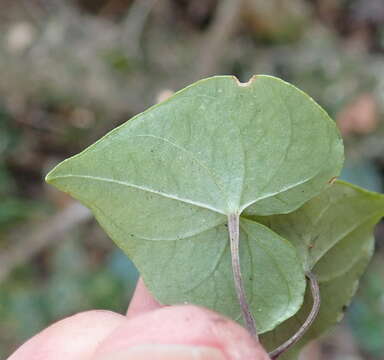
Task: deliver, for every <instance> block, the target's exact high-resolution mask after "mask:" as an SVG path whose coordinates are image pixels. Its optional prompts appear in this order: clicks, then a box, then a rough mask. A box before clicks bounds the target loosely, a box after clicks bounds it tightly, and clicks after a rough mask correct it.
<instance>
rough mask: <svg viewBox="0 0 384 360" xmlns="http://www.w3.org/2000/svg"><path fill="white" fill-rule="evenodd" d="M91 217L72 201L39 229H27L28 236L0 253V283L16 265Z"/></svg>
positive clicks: (26, 260)
mask: <svg viewBox="0 0 384 360" xmlns="http://www.w3.org/2000/svg"><path fill="white" fill-rule="evenodd" d="M90 218H91V212H90V211H89V210H88V209H87V208H86V207H84V206H83V205H81V204H79V203H77V202H74V203H72V204H71V205H69V206H67V207H66V208H65V209H64V210H62V211H60V212H59V213H57V214H56V215H55V216H53V217H52V218H50V219H48V220H47V221H46V222H45V223H44V224H43V225H42V226H41V227H40V228H39V229H37V230H33V229H28V234H31V235H30V236H29V237H27V236H26V238H25V239H24V240H23V241H18V242H17V243H16V244H15V245H13V246H12V247H11V248H10V249H9V250H3V251H2V254H1V255H0V283H1V282H2V281H4V280H5V279H6V278H7V277H8V276H9V274H10V273H11V272H12V270H13V269H15V268H16V267H17V266H19V265H22V264H25V263H26V262H28V261H29V260H30V258H32V257H33V256H35V255H36V254H38V253H39V252H40V251H42V250H43V249H44V248H45V247H47V246H48V245H51V244H53V243H55V242H57V241H59V240H61V239H62V237H63V236H64V235H65V234H66V233H68V231H70V230H71V229H72V228H74V227H75V226H77V225H78V224H81V223H83V222H85V221H87V220H88V219H90Z"/></svg>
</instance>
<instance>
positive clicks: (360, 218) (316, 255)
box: [258, 181, 384, 360]
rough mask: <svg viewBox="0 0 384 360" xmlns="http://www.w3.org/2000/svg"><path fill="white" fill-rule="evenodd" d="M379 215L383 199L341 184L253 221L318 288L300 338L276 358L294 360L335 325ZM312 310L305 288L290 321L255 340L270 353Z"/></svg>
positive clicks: (365, 257)
mask: <svg viewBox="0 0 384 360" xmlns="http://www.w3.org/2000/svg"><path fill="white" fill-rule="evenodd" d="M383 215H384V196H383V195H380V194H377V193H373V192H369V191H365V190H363V189H361V188H358V187H356V186H353V185H350V184H347V183H345V182H342V181H336V182H335V184H334V185H333V186H332V187H330V188H328V189H327V190H325V191H324V192H323V193H321V194H320V195H318V196H317V197H315V198H313V199H312V200H310V201H308V202H307V203H306V204H304V205H303V206H302V207H301V208H300V209H298V210H296V211H294V212H292V213H290V214H286V215H274V216H270V217H260V218H258V220H259V221H260V222H262V223H264V224H265V225H267V226H269V227H270V228H271V229H272V230H273V231H275V232H277V233H278V234H279V235H281V236H283V237H285V238H286V239H288V240H289V241H290V242H291V243H292V244H293V245H294V246H295V248H296V250H297V253H298V254H299V256H300V258H301V259H302V263H303V265H304V266H305V268H306V270H310V271H312V272H313V273H314V274H315V275H316V277H317V279H318V281H319V285H320V297H321V301H322V302H321V306H320V312H319V314H318V316H317V318H316V320H315V322H314V323H313V324H312V326H311V327H310V329H309V331H308V332H307V333H306V334H305V336H304V337H303V338H302V339H301V340H300V342H298V343H297V344H296V345H295V346H293V347H292V348H291V349H290V350H289V351H288V352H286V353H284V354H283V355H282V357H281V359H283V360H284V359H285V360H292V359H297V357H298V354H299V351H300V350H301V348H302V347H303V346H304V345H305V344H306V343H308V342H309V341H311V340H313V339H315V338H317V337H318V336H320V335H322V334H323V333H324V332H325V331H327V330H328V329H329V328H330V327H332V326H333V325H334V324H335V323H337V322H338V321H340V320H341V319H342V317H343V314H344V312H345V310H346V308H347V306H348V305H349V303H350V302H351V299H352V297H353V295H354V293H355V292H356V289H357V286H358V280H359V278H360V276H361V274H362V273H363V272H364V270H365V268H366V266H367V264H368V262H369V260H370V258H371V256H372V253H373V248H374V237H373V228H374V226H375V224H376V223H377V222H378V221H379V220H380V218H381V217H382V216H383ZM311 306H312V299H311V296H310V294H309V291H308V290H307V293H306V296H305V300H304V305H303V307H302V308H301V309H300V311H299V312H298V313H296V314H295V315H294V316H293V317H292V318H290V319H289V320H287V321H285V322H284V323H283V324H281V325H279V326H278V327H277V328H275V329H274V330H273V331H271V332H268V333H266V334H264V335H263V336H262V337H261V341H262V343H263V345H264V346H265V347H266V348H267V349H268V350H272V349H274V348H276V347H277V346H279V345H280V344H282V343H283V342H284V341H285V340H287V339H288V338H289V337H290V336H292V334H294V333H295V332H296V331H297V329H298V328H299V327H300V325H301V324H302V323H303V322H304V321H305V319H306V317H307V314H308V313H309V311H310V309H311Z"/></svg>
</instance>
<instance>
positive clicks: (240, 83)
mask: <svg viewBox="0 0 384 360" xmlns="http://www.w3.org/2000/svg"><path fill="white" fill-rule="evenodd" d="M256 77H257V76H256V75H252V77H251V78H250V79H249V80H248V81H247V82H241V81H240V80H239V79H238V78H237V77H236V76H233V79H234V80H235V81H236V84H237V85H238V86H240V87H248V86H250V85H252V83H253V82H254V81H255V80H256Z"/></svg>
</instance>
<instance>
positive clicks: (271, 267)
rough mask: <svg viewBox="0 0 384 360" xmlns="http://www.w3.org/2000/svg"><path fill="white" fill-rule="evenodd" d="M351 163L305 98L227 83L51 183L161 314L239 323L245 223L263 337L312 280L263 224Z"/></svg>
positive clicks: (187, 96) (275, 83)
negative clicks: (189, 309)
mask: <svg viewBox="0 0 384 360" xmlns="http://www.w3.org/2000/svg"><path fill="white" fill-rule="evenodd" d="M308 154H311V156H308ZM342 162H343V146H342V141H341V139H340V136H339V133H338V131H337V129H336V127H335V124H334V122H333V121H332V120H331V119H330V118H329V117H328V115H327V114H326V113H325V112H324V111H323V110H322V109H321V108H320V107H319V106H318V105H317V104H316V103H315V102H314V101H313V100H312V99H311V98H309V97H308V96H307V95H305V94H304V93H303V92H301V91H300V90H298V89H296V88H295V87H293V86H292V85H290V84H287V83H285V82H283V81H281V80H279V79H276V78H273V77H270V76H262V75H261V76H255V77H254V78H253V79H252V81H250V82H249V83H247V84H239V83H238V81H237V80H236V79H235V78H233V77H231V76H220V77H213V78H209V79H205V80H202V81H199V82H197V83H195V84H193V85H191V86H189V87H187V88H185V89H183V90H181V91H180V92H178V93H176V94H175V95H174V96H172V97H171V98H170V99H168V100H167V101H165V102H163V103H161V104H159V105H156V106H154V107H152V108H150V109H148V110H147V111H145V112H143V113H141V114H139V115H137V116H136V117H134V118H133V119H131V120H130V121H128V122H127V123H125V124H123V125H122V126H120V127H119V128H117V129H115V130H113V131H111V132H110V133H109V134H107V135H106V136H105V137H103V138H102V139H100V140H99V141H98V142H96V143H95V144H93V145H91V146H90V147H89V148H87V149H86V150H84V151H83V152H82V153H80V154H78V155H76V156H74V157H72V158H70V159H68V160H66V161H64V162H62V163H61V164H59V165H58V166H57V167H56V168H55V169H54V170H52V171H51V172H50V173H49V174H48V176H47V181H48V182H49V183H51V184H53V185H55V186H57V187H58V188H59V189H61V190H63V191H65V192H67V193H69V194H71V195H72V196H73V197H75V198H76V199H78V200H80V201H81V202H82V203H84V204H85V205H87V206H88V207H89V208H90V209H91V210H92V211H93V213H94V214H95V216H96V218H97V220H98V221H99V223H100V224H101V226H102V227H103V228H104V229H105V231H106V232H107V233H108V234H109V236H110V237H111V238H112V239H113V240H114V241H115V242H116V243H117V244H118V245H119V246H120V247H121V248H122V249H123V250H124V251H125V252H126V253H127V254H128V256H129V257H130V258H131V259H132V260H133V262H134V263H135V264H136V266H137V267H138V269H139V271H140V272H141V274H142V276H143V278H144V280H145V283H146V284H147V286H148V287H149V289H150V290H151V291H152V292H153V294H154V295H155V297H156V298H157V299H158V300H159V301H160V302H161V303H164V304H175V303H183V302H191V303H196V304H200V305H204V306H207V307H210V308H211V309H213V310H216V311H219V312H221V313H223V314H226V315H228V316H230V317H231V318H233V319H235V320H239V317H240V309H239V305H238V301H237V298H236V294H235V290H234V286H233V276H232V271H231V267H230V252H229V243H228V233H227V228H226V223H227V217H228V216H229V215H232V214H236V215H237V216H240V218H241V221H240V225H241V228H240V259H241V270H242V273H243V278H244V282H245V284H244V285H245V290H246V295H247V298H248V301H249V303H250V306H251V310H252V312H253V314H254V317H255V319H256V323H257V327H258V331H259V332H260V333H263V332H266V331H269V330H271V329H273V328H275V327H276V326H277V325H278V324H280V323H281V322H283V321H284V320H286V319H288V318H289V317H291V316H292V315H294V314H295V313H296V312H297V311H298V310H299V308H300V306H301V305H302V301H303V296H304V292H305V277H304V271H305V268H303V267H302V266H301V263H300V261H299V260H298V258H297V254H296V251H297V249H298V246H297V244H295V242H294V241H292V239H291V238H289V236H286V234H281V233H279V231H278V230H276V229H274V228H273V227H270V228H268V226H267V227H266V226H264V225H263V224H262V223H261V222H259V220H258V219H257V218H258V217H260V216H261V217H263V218H264V219H265V218H266V217H269V216H274V215H276V214H285V213H290V212H292V211H294V210H296V209H298V208H299V207H300V206H301V205H303V204H304V203H305V202H307V201H308V200H310V199H311V198H313V197H314V196H316V195H318V194H319V193H320V192H321V191H323V190H324V189H326V188H327V187H329V184H328V182H329V180H330V179H332V178H333V177H335V176H337V175H338V174H339V172H340V168H341V166H342ZM251 218H252V219H251ZM255 219H256V220H255ZM285 239H288V240H289V241H290V242H291V243H292V244H293V245H294V246H293V245H292V244H291V243H290V242H288V241H287V240H285ZM295 247H296V250H295ZM298 254H299V257H300V259H301V260H303V259H304V257H303V254H302V253H300V252H299V253H298ZM305 264H306V265H307V263H305ZM319 266H320V265H319ZM266 269H267V270H266Z"/></svg>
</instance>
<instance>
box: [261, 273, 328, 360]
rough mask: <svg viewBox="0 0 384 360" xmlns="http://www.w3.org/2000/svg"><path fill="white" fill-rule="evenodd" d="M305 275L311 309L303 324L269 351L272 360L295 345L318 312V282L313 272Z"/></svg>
mask: <svg viewBox="0 0 384 360" xmlns="http://www.w3.org/2000/svg"><path fill="white" fill-rule="evenodd" d="M306 276H307V278H308V279H309V282H310V285H311V294H312V298H313V305H312V310H311V312H310V313H309V315H308V317H307V319H306V320H305V321H304V323H303V325H301V327H300V329H299V330H298V331H297V332H296V334H294V335H293V336H292V337H291V338H290V339H288V340H287V341H286V342H285V343H283V344H282V345H280V346H279V347H278V348H276V349H275V350H273V351H272V352H270V353H269V356H270V357H271V359H272V360H275V359H277V358H278V357H279V356H280V355H281V354H282V353H283V352H285V351H287V350H288V349H289V348H290V347H291V346H293V345H295V344H296V343H297V342H298V341H299V340H300V339H301V338H302V337H303V336H304V334H305V333H306V332H307V330H308V329H309V328H310V326H311V325H312V324H313V322H314V321H315V319H316V317H317V314H318V313H319V309H320V302H321V301H320V289H319V284H318V282H317V280H316V276H315V274H313V273H312V272H310V271H309V272H307V274H306Z"/></svg>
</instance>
